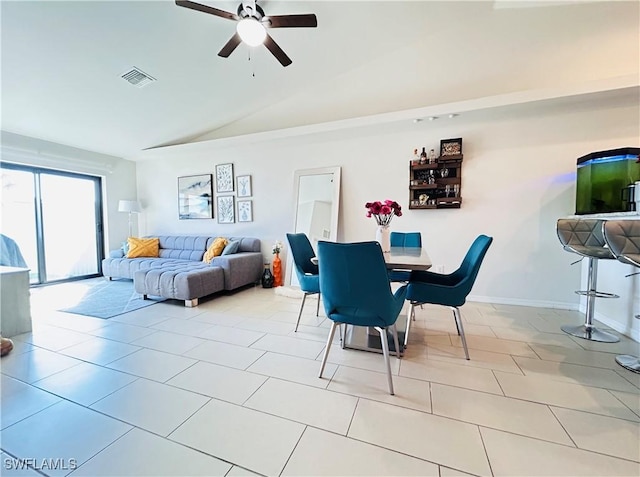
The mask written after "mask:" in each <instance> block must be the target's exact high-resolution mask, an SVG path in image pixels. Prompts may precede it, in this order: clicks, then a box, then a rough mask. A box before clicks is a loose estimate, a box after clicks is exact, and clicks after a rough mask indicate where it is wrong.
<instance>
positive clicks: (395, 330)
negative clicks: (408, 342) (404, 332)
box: [391, 323, 404, 359]
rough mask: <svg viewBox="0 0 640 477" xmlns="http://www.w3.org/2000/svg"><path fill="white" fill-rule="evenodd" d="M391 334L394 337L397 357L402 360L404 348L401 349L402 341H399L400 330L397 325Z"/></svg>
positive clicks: (393, 327) (392, 328)
mask: <svg viewBox="0 0 640 477" xmlns="http://www.w3.org/2000/svg"><path fill="white" fill-rule="evenodd" d="M391 334H392V335H393V345H394V346H395V347H396V357H397V358H398V359H400V358H402V353H403V351H404V346H402V347H400V340H398V328H397V327H396V324H395V323H394V324H393V326H392V327H391Z"/></svg>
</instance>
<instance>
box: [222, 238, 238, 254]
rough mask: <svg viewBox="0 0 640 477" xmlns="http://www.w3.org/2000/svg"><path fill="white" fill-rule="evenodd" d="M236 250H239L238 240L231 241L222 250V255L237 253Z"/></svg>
mask: <svg viewBox="0 0 640 477" xmlns="http://www.w3.org/2000/svg"><path fill="white" fill-rule="evenodd" d="M238 248H240V240H232V241H231V242H229V243H228V244H227V246H226V247H225V248H224V250H223V251H222V255H231V254H232V253H237V252H238Z"/></svg>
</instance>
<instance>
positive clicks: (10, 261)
mask: <svg viewBox="0 0 640 477" xmlns="http://www.w3.org/2000/svg"><path fill="white" fill-rule="evenodd" d="M34 197H35V194H34V177H33V173H32V172H27V171H18V170H13V169H2V227H1V230H2V234H3V235H5V236H6V237H8V239H10V241H13V242H15V243H16V244H17V246H18V249H19V250H20V253H21V255H22V257H23V258H24V261H25V262H26V263H27V267H29V268H30V269H31V271H30V272H29V281H30V282H31V283H38V249H37V246H36V240H37V238H36V219H35V208H34V204H33V201H34ZM10 241H9V243H11V242H10ZM16 255H17V254H16V253H15V252H12V251H11V250H3V257H2V265H6V266H19V265H20V264H19V260H18V259H17V256H16Z"/></svg>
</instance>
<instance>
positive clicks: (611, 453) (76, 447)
mask: <svg viewBox="0 0 640 477" xmlns="http://www.w3.org/2000/svg"><path fill="white" fill-rule="evenodd" d="M66 287H67V288H66V289H67V290H68V289H69V287H68V285H67V286H66ZM54 289H55V287H47V288H42V289H35V290H33V291H32V309H33V315H34V316H33V323H34V331H33V333H27V334H23V335H20V336H17V337H14V342H15V345H16V346H15V349H14V350H13V351H12V352H11V353H10V354H9V355H7V356H5V357H3V358H2V360H1V361H0V368H1V371H2V376H1V377H2V381H1V386H2V403H1V404H2V415H1V424H0V427H1V431H0V432H1V447H2V455H1V458H2V464H1V467H2V468H1V470H0V474H2V475H7V476H17V475H26V476H34V475H41V474H45V475H52V476H63V475H72V476H125V475H131V476H133V475H148V476H159V475H167V476H187V475H194V476H195V475H200V476H204V475H219V476H228V477H233V476H252V475H256V474H257V475H268V476H271V475H273V476H278V475H283V476H285V475H286V476H302V475H327V476H338V475H339V476H346V475H360V476H371V475H389V476H400V475H414V476H418V475H420V476H439V477H454V476H465V475H477V476H517V475H522V476H537V475H549V476H551V475H553V476H560V475H565V476H582V475H594V476H595V475H597V476H621V475H632V476H638V475H640V379H639V378H640V377H639V376H638V375H635V374H633V373H630V372H628V371H626V370H624V369H623V368H621V367H619V366H618V365H617V364H616V363H615V362H614V357H615V355H616V353H619V352H629V351H632V352H636V353H639V352H640V349H639V348H640V346H639V345H638V343H635V342H633V341H631V340H629V339H627V338H624V337H622V340H621V342H620V343H618V344H607V345H605V344H594V343H590V342H586V341H584V340H580V339H578V338H572V337H569V336H568V335H566V334H564V333H562V331H560V326H561V325H562V324H565V323H567V322H580V321H581V316H580V314H579V313H577V312H568V311H564V310H553V309H540V308H527V307H517V306H504V305H492V304H480V303H468V304H466V305H465V306H464V307H463V308H462V316H463V319H464V321H465V329H466V332H467V339H468V343H469V349H470V354H471V361H466V360H465V359H464V353H463V350H462V344H461V341H460V338H459V337H458V336H457V334H456V330H455V325H454V323H453V319H452V317H451V316H450V315H449V312H448V311H447V310H446V309H441V308H437V307H428V306H425V307H424V309H417V321H416V323H415V326H413V327H412V331H411V336H410V341H409V348H408V349H407V351H406V353H405V356H404V357H403V359H402V360H397V359H396V358H393V357H392V372H393V374H394V384H395V388H396V395H395V396H390V395H389V394H388V392H387V382H386V376H385V374H384V367H383V360H382V356H380V355H378V354H373V353H366V352H363V351H352V350H343V349H341V348H340V346H339V345H336V346H333V347H332V348H331V353H330V356H329V362H328V364H327V367H326V369H325V372H324V379H319V378H318V377H317V374H318V371H319V366H320V359H321V356H322V352H323V349H324V346H325V341H326V337H327V335H328V328H329V325H330V323H328V322H327V320H326V319H324V317H323V316H321V317H320V318H316V316H315V304H316V302H315V300H313V299H310V300H308V304H307V307H306V309H305V312H304V314H303V319H302V322H301V326H300V328H299V331H298V333H294V332H293V329H294V326H295V319H296V316H297V315H296V313H297V309H298V306H299V303H300V301H299V300H298V299H294V298H287V297H284V296H280V295H277V294H276V293H275V292H274V290H272V289H271V290H265V289H262V288H250V289H246V290H243V291H240V292H237V293H234V294H231V295H222V296H218V297H214V298H212V299H209V300H201V304H200V306H198V307H196V308H193V309H189V308H185V307H184V306H182V304H181V303H178V302H164V303H159V304H155V305H153V306H150V307H148V308H144V309H141V310H137V311H134V312H131V313H127V314H125V315H120V316H117V317H114V318H111V319H108V320H100V319H95V318H90V317H81V316H78V315H72V314H65V313H61V312H57V311H55V310H51V309H48V307H47V300H46V299H44V298H45V297H46V296H47V294H49V296H50V294H51V293H52V292H53V290H54ZM321 308H322V307H321ZM321 315H322V310H321ZM336 339H337V336H336ZM20 459H23V460H22V461H21V460H20ZM25 463H27V464H29V465H28V468H23V467H24V466H25ZM34 468H37V469H38V472H37V471H36V470H35V469H34ZM74 469H75V470H74Z"/></svg>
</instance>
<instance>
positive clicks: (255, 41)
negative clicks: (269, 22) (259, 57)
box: [236, 18, 267, 46]
mask: <svg viewBox="0 0 640 477" xmlns="http://www.w3.org/2000/svg"><path fill="white" fill-rule="evenodd" d="M236 31H237V32H238V35H240V38H242V41H243V42H244V43H246V44H247V45H249V46H258V45H262V44H263V43H264V40H265V39H266V38H267V30H265V28H264V25H262V23H260V22H259V21H258V20H256V19H255V18H244V19H242V20H240V21H239V22H238V26H237V27H236Z"/></svg>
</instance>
